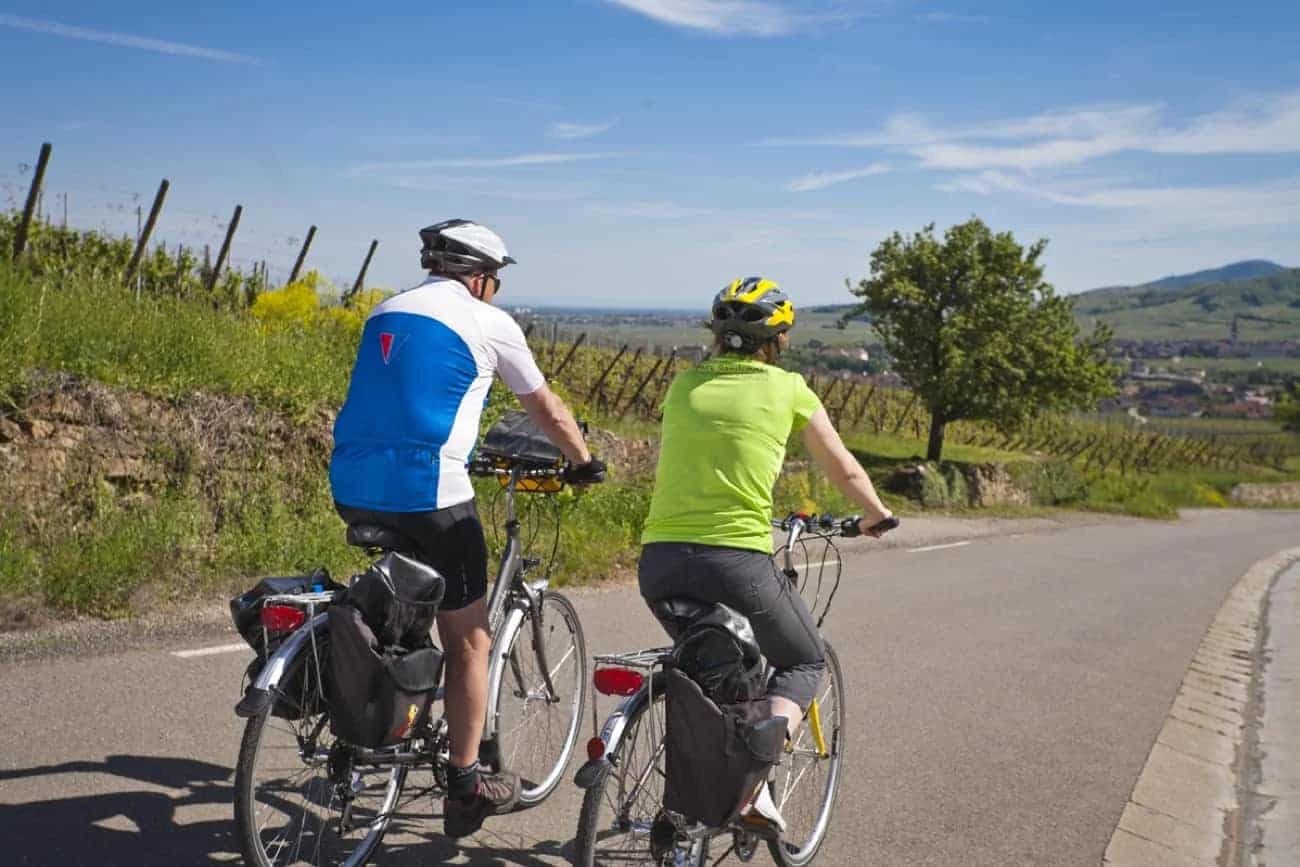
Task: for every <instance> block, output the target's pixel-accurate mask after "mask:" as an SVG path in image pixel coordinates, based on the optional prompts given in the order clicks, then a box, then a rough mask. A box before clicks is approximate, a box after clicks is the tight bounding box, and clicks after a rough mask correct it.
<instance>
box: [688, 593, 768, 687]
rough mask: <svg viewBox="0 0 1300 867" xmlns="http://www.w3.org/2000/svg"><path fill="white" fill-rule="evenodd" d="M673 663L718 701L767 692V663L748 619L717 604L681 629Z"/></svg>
mask: <svg viewBox="0 0 1300 867" xmlns="http://www.w3.org/2000/svg"><path fill="white" fill-rule="evenodd" d="M672 656H673V665H674V666H675V667H676V668H678V669H679V670H681V672H682V673H683V674H685V675H686V676H687V677H689V678H691V680H694V681H695V682H696V683H698V684H699V685H700V687H701V688H702V689H703V690H704V694H705V695H707V696H708V697H709V698H711V699H713V700H714V701H716V702H718V703H719V704H727V703H730V702H737V701H752V700H754V699H756V698H761V697H762V696H763V695H765V694H766V692H767V683H766V681H765V679H764V675H765V674H766V672H767V664H766V661H765V660H764V659H763V654H762V651H761V650H759V647H758V642H757V641H756V640H755V639H754V628H753V626H751V625H750V622H749V619H748V618H746V617H745V616H744V615H742V614H740V613H738V612H737V611H735V610H734V609H732V608H729V607H728V606H726V605H723V604H721V603H719V604H716V605H712V606H710V607H709V609H708V610H707V611H705V613H703V614H702V615H700V616H698V617H695V618H694V619H692V620H691V621H690V623H689V624H687V625H686V626H685V628H684V629H682V630H681V632H680V634H679V635H678V636H677V638H676V640H675V641H674V642H673V652H672Z"/></svg>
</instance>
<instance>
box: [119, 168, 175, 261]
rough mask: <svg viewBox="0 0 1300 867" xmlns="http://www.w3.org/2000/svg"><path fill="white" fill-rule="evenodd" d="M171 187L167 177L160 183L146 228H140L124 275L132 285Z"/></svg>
mask: <svg viewBox="0 0 1300 867" xmlns="http://www.w3.org/2000/svg"><path fill="white" fill-rule="evenodd" d="M169 187H171V182H170V181H168V180H167V179H166V178H163V179H162V183H161V184H159V185H158V192H157V193H155V194H154V197H153V207H151V208H150V209H149V219H147V220H145V221H144V228H143V229H141V230H140V238H139V240H137V241H136V244H135V252H134V253H132V254H131V261H130V262H128V263H127V266H126V273H125V274H124V275H123V276H122V282H123V283H126V284H128V285H130V283H131V279H132V278H133V277H135V269H136V268H138V267H140V257H141V256H143V255H144V248H145V247H146V246H147V245H148V244H149V236H150V235H152V234H153V227H154V225H155V224H157V222H158V214H159V213H161V212H162V206H163V201H165V200H166V198H167V190H168V188H169Z"/></svg>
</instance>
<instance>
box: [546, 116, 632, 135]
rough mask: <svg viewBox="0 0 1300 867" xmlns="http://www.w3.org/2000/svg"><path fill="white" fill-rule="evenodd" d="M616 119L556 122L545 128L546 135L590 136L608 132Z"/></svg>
mask: <svg viewBox="0 0 1300 867" xmlns="http://www.w3.org/2000/svg"><path fill="white" fill-rule="evenodd" d="M615 123H617V121H612V120H611V121H608V122H606V123H564V122H557V123H553V124H551V125H550V126H549V127H547V128H546V135H547V136H548V137H550V138H558V139H579V138H591V137H592V136H594V135H600V134H601V133H603V132H609V131H610V130H611V129H613V128H614V124H615Z"/></svg>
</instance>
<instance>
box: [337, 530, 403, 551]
mask: <svg viewBox="0 0 1300 867" xmlns="http://www.w3.org/2000/svg"><path fill="white" fill-rule="evenodd" d="M347 538H348V544H349V545H355V546H357V547H358V548H379V549H380V550H382V551H418V550H419V547H418V546H417V545H416V544H415V542H413V541H411V539H410V538H409V537H408V536H404V535H402V534H401V533H399V532H397V531H396V530H394V529H392V528H391V527H383V526H380V525H379V524H349V525H348V537H347Z"/></svg>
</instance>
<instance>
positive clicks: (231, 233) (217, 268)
mask: <svg viewBox="0 0 1300 867" xmlns="http://www.w3.org/2000/svg"><path fill="white" fill-rule="evenodd" d="M243 214H244V206H243V205H235V214H234V216H232V217H231V218H230V225H228V226H226V239H225V240H224V241H222V242H221V252H219V253H217V264H215V265H213V266H212V271H211V272H210V273H209V274H208V285H207V291H208V294H209V295H211V294H212V291H213V290H214V289H215V288H216V287H217V277H218V276H220V274H221V266H223V265H225V264H226V257H227V256H229V255H230V242H231V241H233V240H234V239H235V230H236V229H238V228H239V218H240V217H241V216H243Z"/></svg>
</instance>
